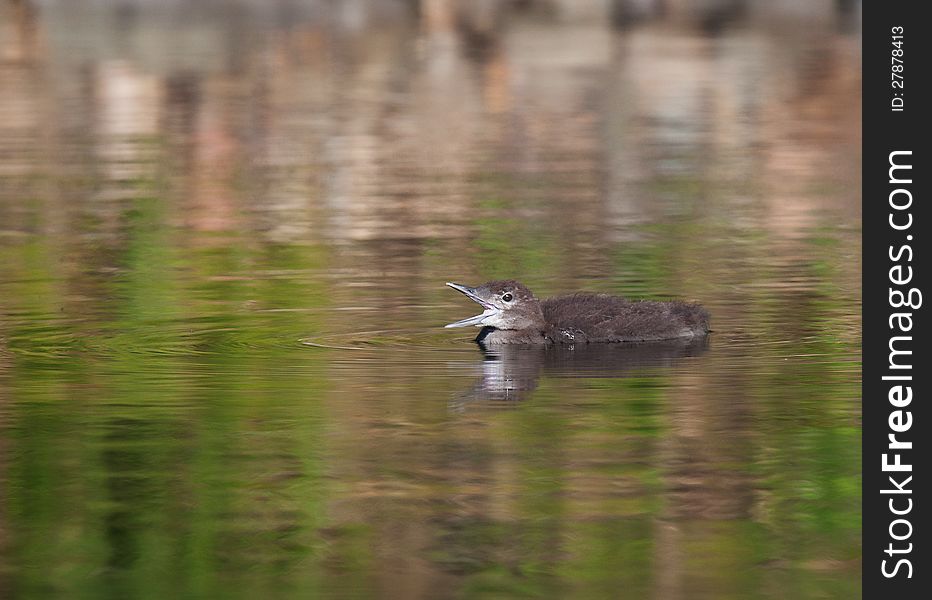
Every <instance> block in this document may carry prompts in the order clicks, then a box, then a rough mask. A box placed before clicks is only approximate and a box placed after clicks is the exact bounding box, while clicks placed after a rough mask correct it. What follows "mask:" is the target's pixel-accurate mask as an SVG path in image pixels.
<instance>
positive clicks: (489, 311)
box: [445, 281, 502, 327]
mask: <svg viewBox="0 0 932 600" xmlns="http://www.w3.org/2000/svg"><path fill="white" fill-rule="evenodd" d="M447 285H448V286H450V287H451V288H453V289H454V290H456V291H457V292H461V293H462V294H464V295H465V296H466V297H467V298H469V299H470V300H472V301H473V302H475V303H477V304H479V305H480V306H482V308H483V309H484V310H483V311H482V314H479V315H476V316H474V317H469V318H468V319H463V320H462V321H456V322H455V323H450V324H449V325H445V327H469V326H470V325H475V326H476V327H484V326H485V325H488V324H489V321H491V320H494V319H495V318H496V317H498V316H499V315H500V314H501V312H502V311H501V309H500V308H497V307H496V306H494V305H493V304H492V303H491V302H489V300H487V299H485V298H483V297H482V296H481V292H480V291H479V290H477V289H476V288H471V287H468V286H465V285H460V284H458V283H450V282H449V281H448V282H447Z"/></svg>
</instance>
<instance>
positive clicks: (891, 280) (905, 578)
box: [862, 1, 932, 599]
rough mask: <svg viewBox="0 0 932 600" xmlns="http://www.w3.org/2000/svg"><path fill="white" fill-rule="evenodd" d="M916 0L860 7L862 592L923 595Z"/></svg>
mask: <svg viewBox="0 0 932 600" xmlns="http://www.w3.org/2000/svg"><path fill="white" fill-rule="evenodd" d="M923 6H924V3H922V2H907V1H894V2H879V1H873V2H870V1H869V2H865V3H864V6H863V11H864V12H863V34H862V35H863V60H862V65H863V77H862V86H863V134H864V137H863V140H864V142H863V143H864V152H863V168H862V178H863V194H864V196H863V225H864V229H863V231H864V237H863V240H864V244H863V252H864V261H863V296H862V297H863V333H864V335H863V353H862V354H863V361H864V363H863V364H864V367H863V377H864V379H863V469H864V478H863V485H864V487H863V543H864V547H863V551H864V555H863V556H864V562H863V565H862V568H863V581H864V597H865V598H884V599H886V598H897V599H900V598H903V599H905V598H919V597H920V590H922V591H923V592H924V593H923V594H922V597H928V589H929V584H930V580H932V566H930V565H929V563H928V559H929V556H930V554H929V550H928V545H929V544H932V533H930V532H929V531H928V528H927V527H926V523H927V521H928V519H927V515H928V514H929V512H930V511H932V507H930V506H928V502H929V498H930V496H929V494H927V493H925V494H923V493H921V492H920V491H919V490H920V488H922V489H928V486H929V483H930V473H929V469H928V464H929V456H930V453H932V428H930V427H929V419H932V413H930V411H929V410H928V409H926V407H925V404H926V403H928V401H929V399H930V389H929V380H930V377H929V372H930V370H932V365H930V363H929V362H928V359H927V357H925V356H924V355H925V354H926V353H925V352H923V351H922V348H923V346H924V345H925V344H926V343H928V333H929V326H928V320H929V316H928V310H926V309H925V306H924V301H925V299H924V298H923V292H926V291H928V286H927V285H926V283H927V282H928V280H929V276H928V271H929V270H930V269H932V264H930V263H929V261H928V253H927V252H923V251H922V249H921V248H920V242H924V241H925V240H924V238H925V237H926V236H928V233H927V232H928V231H929V223H928V221H927V215H928V211H927V210H926V209H925V206H926V203H928V202H929V196H928V190H929V185H928V180H929V178H930V177H932V172H930V169H929V165H930V161H929V156H930V143H929V141H928V140H927V139H926V138H927V137H928V136H929V135H930V131H929V128H927V127H923V125H924V124H925V119H924V118H923V117H924V114H923V113H925V112H926V111H928V110H930V109H932V102H930V100H932V99H930V97H929V95H928V94H927V87H928V86H927V85H926V84H925V80H926V78H927V77H928V73H929V67H930V65H932V56H930V53H929V43H928V39H929V38H930V36H932V32H930V31H929V28H930V24H929V22H928V21H927V20H925V19H923V18H921V17H920V14H919V12H920V11H919V9H920V7H923Z"/></svg>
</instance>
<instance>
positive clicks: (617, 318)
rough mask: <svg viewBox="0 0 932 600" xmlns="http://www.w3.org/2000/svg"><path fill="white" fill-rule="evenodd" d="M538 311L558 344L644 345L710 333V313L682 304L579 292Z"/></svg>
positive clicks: (544, 304)
mask: <svg viewBox="0 0 932 600" xmlns="http://www.w3.org/2000/svg"><path fill="white" fill-rule="evenodd" d="M541 308H542V310H543V313H544V319H545V320H546V322H547V325H548V329H549V331H548V336H549V337H550V338H551V339H552V340H553V341H554V342H557V343H570V344H572V343H585V342H646V341H654V340H668V339H674V338H684V337H696V336H700V335H705V334H706V333H708V331H709V313H708V312H706V310H705V309H704V308H702V307H701V306H699V305H698V304H689V303H685V302H658V301H652V300H641V301H633V300H627V299H625V298H621V297H619V296H610V295H607V294H590V293H579V294H571V295H568V296H556V297H553V298H547V299H546V300H543V301H542V302H541Z"/></svg>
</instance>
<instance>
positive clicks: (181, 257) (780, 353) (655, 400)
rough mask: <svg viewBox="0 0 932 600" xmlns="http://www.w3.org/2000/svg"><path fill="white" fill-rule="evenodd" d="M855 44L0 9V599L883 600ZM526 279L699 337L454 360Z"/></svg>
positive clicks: (561, 5)
mask: <svg viewBox="0 0 932 600" xmlns="http://www.w3.org/2000/svg"><path fill="white" fill-rule="evenodd" d="M859 36H860V2H857V1H856V0H806V1H804V0H776V1H773V0H772V1H765V0H697V1H693V2H689V1H687V0H472V1H469V0H368V1H364V0H342V1H338V0H320V1H315V0H306V1H301V0H277V1H262V0H225V1H224V0H201V1H198V2H186V1H182V0H158V1H156V0H149V1H146V0H111V1H106V0H86V1H75V0H70V1H69V0H35V1H30V0H0V597H5V598H7V597H8V598H14V597H16V598H32V597H67V598H121V599H122V598H165V597H185V598H186V597H190V598H209V597H223V598H238V597H242V598H257V597H260V598H261V597H304V598H307V597H341V598H343V597H345V598H368V597H380V598H431V599H433V598H525V597H554V598H556V597H572V598H659V599H667V598H671V599H679V598H716V599H720V598H853V597H859V596H860V556H861V548H860V543H861V542H860V469H861V466H860V461H861V454H860V289H859V286H860V271H861V259H860V171H859V169H860V135H861V133H860V85H861V81H860V40H859ZM506 277H507V278H517V279H520V280H522V281H523V282H524V283H526V284H527V285H528V286H529V287H530V288H531V289H532V290H534V291H535V292H536V293H537V294H538V295H539V296H546V295H549V294H552V293H560V292H568V291H574V290H578V289H589V290H595V291H601V292H610V293H618V294H624V295H628V296H630V297H635V298H659V299H666V298H683V299H688V300H694V301H699V302H702V303H703V304H704V305H705V306H706V307H708V308H709V310H710V312H711V314H712V320H713V328H714V330H715V331H714V333H713V334H712V335H711V338H710V341H709V343H708V347H704V348H701V349H698V350H695V349H694V350H690V351H680V350H676V351H673V352H658V353H647V352H645V353H643V354H639V355H638V356H636V357H633V358H632V356H631V355H630V353H629V354H626V355H620V354H619V355H612V356H602V355H597V356H594V357H592V356H589V357H587V358H586V359H585V361H586V365H588V370H579V368H578V367H579V365H578V364H577V366H575V367H574V366H573V365H568V364H567V363H566V361H563V362H560V363H559V364H555V363H554V362H553V361H550V362H546V361H545V360H544V359H541V358H539V357H536V356H523V357H518V358H516V357H514V356H509V355H500V356H496V355H488V356H487V355H483V354H482V353H481V352H480V351H479V349H478V348H477V347H476V346H475V345H474V344H472V343H471V342H470V339H471V338H470V334H473V333H474V332H470V331H466V330H443V329H442V325H443V324H444V323H447V322H450V321H454V320H458V319H461V318H464V317H466V316H469V315H472V314H475V313H476V312H477V311H476V307H475V305H473V304H471V303H469V302H468V301H467V300H465V299H464V298H462V297H461V296H459V295H458V294H456V293H455V292H452V291H451V290H449V289H448V288H445V287H444V286H443V283H444V282H445V281H458V282H461V283H466V284H478V283H481V282H482V281H485V280H488V279H493V278H506ZM581 356H582V355H574V356H573V357H571V358H572V360H577V359H578V360H579V361H580V363H581V361H582V358H580V357H581Z"/></svg>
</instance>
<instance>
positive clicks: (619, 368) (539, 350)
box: [451, 336, 709, 411]
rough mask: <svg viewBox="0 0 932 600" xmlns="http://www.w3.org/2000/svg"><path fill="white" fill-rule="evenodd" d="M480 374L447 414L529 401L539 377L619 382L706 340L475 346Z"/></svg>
mask: <svg viewBox="0 0 932 600" xmlns="http://www.w3.org/2000/svg"><path fill="white" fill-rule="evenodd" d="M478 345H479V348H480V350H481V352H482V359H483V360H482V362H481V374H480V375H479V377H478V379H477V381H476V382H475V383H474V384H473V386H472V388H471V389H470V390H468V391H466V392H463V393H461V394H458V395H457V396H455V397H454V398H453V399H452V401H451V409H453V410H455V411H464V410H467V409H469V408H472V407H485V408H492V407H500V408H506V407H510V406H514V405H516V404H517V403H518V402H521V401H522V400H525V399H526V398H528V397H529V396H530V395H531V393H532V392H533V391H534V390H535V389H536V388H537V385H538V382H539V380H540V378H541V377H584V378H621V377H631V376H634V375H637V374H640V373H642V371H643V370H644V369H657V368H660V369H662V368H668V367H672V366H674V365H676V364H677V362H678V361H680V360H681V359H683V358H686V357H690V356H698V355H700V354H702V353H703V352H705V351H706V350H707V349H708V348H709V336H703V337H701V338H698V339H689V340H666V341H660V342H644V343H639V344H633V343H632V344H585V345H576V346H567V345H559V344H558V345H553V346H543V345H535V344H527V345H525V344H514V345H510V344H498V345H495V346H484V345H482V344H481V343H479V344H478Z"/></svg>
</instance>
